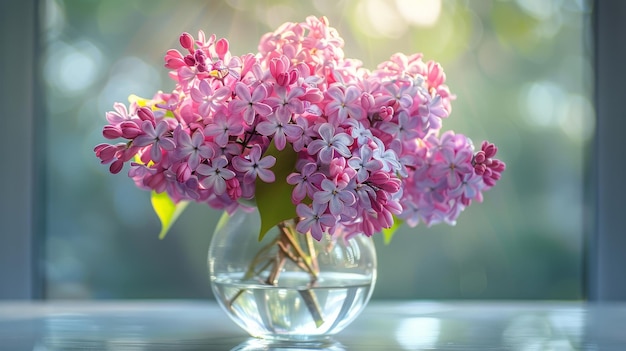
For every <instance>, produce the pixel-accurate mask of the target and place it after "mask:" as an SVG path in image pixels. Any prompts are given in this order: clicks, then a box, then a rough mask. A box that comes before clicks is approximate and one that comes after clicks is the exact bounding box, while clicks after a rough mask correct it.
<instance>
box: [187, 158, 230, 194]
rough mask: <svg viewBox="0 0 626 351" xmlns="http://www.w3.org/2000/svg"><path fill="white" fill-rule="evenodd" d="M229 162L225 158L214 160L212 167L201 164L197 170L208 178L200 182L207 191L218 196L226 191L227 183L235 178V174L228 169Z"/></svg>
mask: <svg viewBox="0 0 626 351" xmlns="http://www.w3.org/2000/svg"><path fill="white" fill-rule="evenodd" d="M227 165H228V160H227V159H226V157H224V156H220V157H217V158H214V159H213V160H212V162H211V164H210V165H208V164H204V163H202V164H200V165H199V166H198V168H196V173H198V174H200V175H203V176H205V177H206V178H204V179H202V180H201V181H200V184H201V185H202V186H203V187H204V188H205V189H211V190H213V191H214V192H215V194H217V195H221V194H223V193H224V192H225V191H226V181H227V180H229V179H232V178H234V177H235V172H233V171H232V170H230V169H228V168H226V166H227Z"/></svg>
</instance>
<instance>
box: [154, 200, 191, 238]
mask: <svg viewBox="0 0 626 351" xmlns="http://www.w3.org/2000/svg"><path fill="white" fill-rule="evenodd" d="M150 200H151V202H152V208H154V212H155V213H156V214H157V216H159V219H160V220H161V232H160V233H159V239H163V238H165V235H166V234H167V232H168V231H169V230H170V227H171V226H172V224H174V222H176V219H177V218H178V216H180V214H181V213H183V211H184V210H185V208H186V207H187V205H188V204H189V202H188V201H181V202H179V203H177V204H176V203H174V201H172V199H171V198H170V197H169V195H167V193H166V192H165V191H164V192H162V193H157V192H156V191H152V196H151V197H150Z"/></svg>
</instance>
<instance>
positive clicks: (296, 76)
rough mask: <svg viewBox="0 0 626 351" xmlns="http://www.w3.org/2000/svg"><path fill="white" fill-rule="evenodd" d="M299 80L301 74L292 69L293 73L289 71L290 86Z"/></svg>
mask: <svg viewBox="0 0 626 351" xmlns="http://www.w3.org/2000/svg"><path fill="white" fill-rule="evenodd" d="M299 78H300V74H299V73H298V71H297V70H295V69H292V70H291V71H289V84H290V85H291V84H294V83H295V82H297V81H298V79H299Z"/></svg>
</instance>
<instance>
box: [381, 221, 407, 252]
mask: <svg viewBox="0 0 626 351" xmlns="http://www.w3.org/2000/svg"><path fill="white" fill-rule="evenodd" d="M403 223H404V221H403V220H401V219H400V218H398V217H396V216H393V225H392V226H391V228H383V230H382V232H383V238H384V239H385V245H389V243H390V242H391V238H392V237H393V235H394V234H395V233H396V230H398V228H400V226H401V225H402V224H403Z"/></svg>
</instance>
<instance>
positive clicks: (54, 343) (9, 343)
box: [0, 301, 626, 351]
mask: <svg viewBox="0 0 626 351" xmlns="http://www.w3.org/2000/svg"><path fill="white" fill-rule="evenodd" d="M625 331H626V304H606V305H590V304H585V303H580V302H442V303H439V302H422V301H419V302H417V301H416V302H410V301H398V302H381V301H373V302H371V303H370V305H369V306H368V307H367V308H366V310H365V311H364V312H363V314H361V316H359V317H358V319H357V320H356V321H355V322H354V323H353V324H351V325H350V326H348V327H347V328H346V329H345V330H344V331H342V332H341V333H340V334H338V335H336V336H335V337H334V338H333V339H331V340H329V341H328V342H325V343H317V344H288V343H284V342H283V343H268V342H265V341H262V340H258V339H254V338H250V337H248V336H247V335H246V334H245V333H244V332H243V331H242V330H240V329H239V328H238V327H237V326H236V325H235V324H234V323H233V322H231V321H230V320H229V319H228V318H227V317H226V315H225V314H224V313H223V312H222V311H221V310H220V309H219V307H218V306H217V305H216V304H215V303H214V302H194V301H116V302H103V301H98V302H32V303H31V302H2V303H0V345H2V346H1V347H0V349H2V350H33V351H42V350H301V349H324V350H422V349H429V350H432V349H434V350H439V349H441V350H570V349H575V350H577V349H585V350H622V349H624V348H626V333H625Z"/></svg>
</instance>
